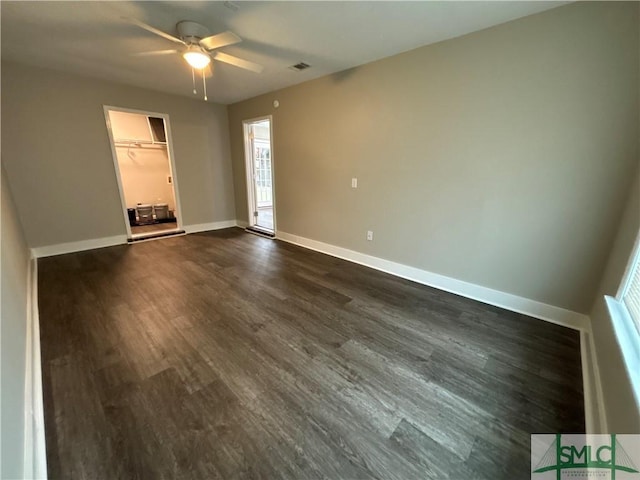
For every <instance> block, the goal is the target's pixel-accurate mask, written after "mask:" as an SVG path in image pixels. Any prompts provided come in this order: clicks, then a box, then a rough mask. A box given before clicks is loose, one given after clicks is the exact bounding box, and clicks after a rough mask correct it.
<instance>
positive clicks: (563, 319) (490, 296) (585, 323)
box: [276, 232, 590, 331]
mask: <svg viewBox="0 0 640 480" xmlns="http://www.w3.org/2000/svg"><path fill="white" fill-rule="evenodd" d="M276 238H277V239H279V240H282V241H285V242H288V243H293V244H295V245H299V246H301V247H305V248H309V249H311V250H315V251H318V252H322V253H326V254H328V255H331V256H334V257H338V258H342V259H344V260H348V261H350V262H354V263H358V264H360V265H365V266H367V267H371V268H374V269H376V270H380V271H382V272H386V273H390V274H391V275H395V276H397V277H401V278H406V279H407V280H412V281H414V282H417V283H421V284H423V285H428V286H430V287H434V288H437V289H439V290H444V291H446V292H450V293H455V294H457V295H461V296H463V297H467V298H471V299H473V300H477V301H479V302H483V303H488V304H489V305H494V306H496V307H500V308H504V309H506V310H511V311H513V312H517V313H522V314H524V315H528V316H530V317H534V318H539V319H541V320H546V321H548V322H551V323H556V324H558V325H562V326H565V327H569V328H573V329H575V330H581V331H589V325H590V324H589V317H588V316H586V315H584V314H582V313H578V312H573V311H571V310H566V309H564V308H560V307H555V306H553V305H548V304H546V303H542V302H538V301H536V300H531V299H528V298H524V297H519V296H517V295H512V294H510V293H506V292H501V291H499V290H494V289H491V288H487V287H483V286H481V285H476V284H473V283H469V282H465V281H462V280H457V279H455V278H451V277H446V276H444V275H440V274H437V273H433V272H429V271H427V270H421V269H419V268H415V267H410V266H408V265H403V264H401V263H396V262H392V261H390V260H384V259H382V258H378V257H374V256H372V255H367V254H364V253H360V252H356V251H354V250H349V249H347V248H343V247H337V246H335V245H330V244H328V243H323V242H318V241H316V240H311V239H309V238H305V237H300V236H298V235H292V234H290V233H286V232H277V234H276Z"/></svg>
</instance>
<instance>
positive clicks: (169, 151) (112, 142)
mask: <svg viewBox="0 0 640 480" xmlns="http://www.w3.org/2000/svg"><path fill="white" fill-rule="evenodd" d="M103 109H104V118H105V121H106V122H107V133H108V134H109V143H110V145H111V156H112V157H113V166H114V168H115V170H116V180H117V183H118V192H119V193H120V203H121V204H122V214H123V215H124V224H125V226H126V228H127V238H129V239H131V238H133V236H132V233H131V225H129V215H128V214H127V202H126V200H125V198H124V189H123V188H122V177H121V176H120V165H119V163H118V155H117V152H116V144H115V139H114V138H113V129H112V128H111V120H110V118H109V112H111V111H114V112H125V113H137V114H139V115H145V116H148V117H158V118H162V119H163V120H164V135H165V138H166V140H167V156H168V157H169V174H170V175H171V183H172V184H173V197H174V200H175V202H176V211H175V214H176V215H175V216H176V222H177V223H176V225H177V227H178V230H182V207H181V205H180V194H179V193H178V176H177V175H176V165H175V162H174V158H175V156H174V154H173V138H172V137H171V124H170V122H169V114H167V113H158V112H150V111H147V110H135V109H133V108H125V107H114V106H112V105H103Z"/></svg>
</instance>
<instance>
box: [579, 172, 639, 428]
mask: <svg viewBox="0 0 640 480" xmlns="http://www.w3.org/2000/svg"><path fill="white" fill-rule="evenodd" d="M633 178H635V182H634V185H633V189H632V191H631V194H630V195H629V198H628V200H627V204H626V208H625V210H624V214H623V216H622V221H621V222H620V228H619V229H618V232H617V235H616V239H615V243H614V246H613V249H612V251H611V255H610V257H609V261H608V263H607V268H606V269H605V272H604V275H603V277H602V282H601V284H600V288H599V290H598V295H597V297H596V301H595V302H594V304H593V307H592V309H591V326H592V329H593V338H594V341H595V345H596V353H597V359H598V365H599V367H600V376H601V382H602V391H603V394H604V401H605V402H604V403H605V407H606V412H607V424H608V429H609V431H610V432H612V433H640V412H639V411H638V409H637V407H636V403H635V399H634V396H633V392H632V390H631V383H630V380H629V378H628V376H627V371H626V368H625V366H624V360H623V358H622V353H621V351H620V347H619V346H618V341H617V340H616V337H615V333H614V330H613V325H612V324H611V320H610V317H609V313H608V311H607V307H606V304H605V302H604V295H610V296H612V297H615V296H616V293H617V291H618V287H619V286H620V283H621V281H622V276H623V275H624V271H625V268H626V266H627V263H628V261H629V258H630V257H631V253H632V251H633V245H634V243H635V240H636V236H637V235H638V232H639V231H640V165H639V166H638V170H637V172H636V174H635V175H634V176H633Z"/></svg>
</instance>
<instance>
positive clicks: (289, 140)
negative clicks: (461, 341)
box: [229, 2, 639, 313]
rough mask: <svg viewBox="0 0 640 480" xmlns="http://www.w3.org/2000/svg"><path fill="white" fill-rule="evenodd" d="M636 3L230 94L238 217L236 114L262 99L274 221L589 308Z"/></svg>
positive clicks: (634, 94) (633, 48) (626, 117)
mask: <svg viewBox="0 0 640 480" xmlns="http://www.w3.org/2000/svg"><path fill="white" fill-rule="evenodd" d="M638 8H639V4H638V3H606V2H605V3H591V2H585V3H575V4H571V5H568V6H565V7H561V8H558V9H554V10H550V11H547V12H544V13H541V14H538V15H533V16H530V17H526V18H523V19H520V20H516V21H513V22H510V23H507V24H503V25H500V26H497V27H494V28H491V29H488V30H484V31H481V32H477V33H473V34H470V35H467V36H464V37H460V38H457V39H453V40H448V41H445V42H442V43H439V44H434V45H431V46H426V47H423V48H419V49H417V50H413V51H410V52H407V53H404V54H401V55H397V56H393V57H389V58H387V59H384V60H381V61H378V62H374V63H371V64H367V65H364V66H361V67H358V68H354V69H351V70H348V71H344V72H341V73H338V74H335V75H331V76H327V77H323V78H320V79H317V80H314V81H310V82H307V83H304V84H300V85H297V86H294V87H290V88H287V89H284V90H280V91H277V92H273V93H270V94H266V95H262V96H259V97H256V98H254V99H251V100H247V101H244V102H240V103H237V104H234V105H231V106H229V122H230V136H231V153H232V157H233V167H234V181H235V194H236V210H237V217H238V218H239V219H242V220H247V210H246V203H247V201H246V193H245V192H246V185H245V174H244V156H243V142H242V120H243V119H250V118H255V117H259V116H263V115H267V114H272V115H273V134H274V152H273V158H274V170H275V190H276V202H277V207H276V208H277V218H278V229H279V230H280V231H284V232H288V233H291V234H295V235H301V236H303V237H308V238H311V239H314V240H319V241H323V242H327V243H330V244H334V245H338V246H341V247H346V248H350V249H353V250H356V251H359V252H364V253H367V254H371V255H374V256H377V257H381V258H385V259H389V260H393V261H396V262H400V263H404V264H407V265H411V266H414V267H418V268H422V269H426V270H429V271H432V272H436V273H439V274H443V275H447V276H450V277H453V278H456V279H460V280H465V281H468V282H471V283H474V284H479V285H483V286H485V287H490V288H494V289H497V290H501V291H505V292H509V293H512V294H515V295H519V296H523V297H526V298H530V299H533V300H537V301H540V302H544V303H548V304H551V305H555V306H559V307H564V308H567V309H571V310H575V311H579V312H585V313H586V312H588V311H589V309H590V307H591V304H592V301H593V298H594V294H595V292H596V289H597V286H598V282H599V278H600V275H601V272H602V269H603V267H604V264H605V261H606V259H607V255H608V252H609V250H610V247H611V244H612V241H613V236H614V232H615V230H616V226H617V224H618V221H619V218H620V213H621V210H622V208H623V205H624V201H625V198H626V194H627V192H628V191H629V188H630V184H631V180H632V172H633V168H634V166H635V164H636V163H637V162H638V84H639V75H638ZM276 99H277V100H278V101H279V102H280V107H279V108H278V109H274V108H273V106H272V103H273V101H274V100H276ZM351 177H358V179H359V188H358V189H351ZM366 230H373V231H374V241H373V242H367V241H366V238H365V236H366V234H365V232H366Z"/></svg>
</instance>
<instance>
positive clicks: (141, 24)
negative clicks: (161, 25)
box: [123, 17, 186, 45]
mask: <svg viewBox="0 0 640 480" xmlns="http://www.w3.org/2000/svg"><path fill="white" fill-rule="evenodd" d="M123 18H124V19H125V20H127V21H128V22H130V23H133V24H134V25H137V26H138V27H140V28H142V29H144V30H146V31H147V32H151V33H153V34H155V35H159V36H160V37H162V38H166V39H167V40H171V41H172V42H176V43H181V44H183V45H186V44H185V43H184V42H183V41H182V40H180V39H179V38H178V37H174V36H173V35H170V34H168V33H166V32H163V31H162V30H158V29H157V28H155V27H152V26H151V25H147V24H146V23H144V22H141V21H140V20H138V19H136V18H128V17H126V18H125V17H123Z"/></svg>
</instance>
